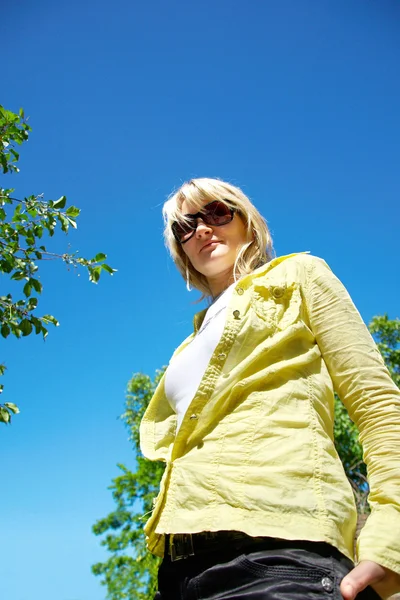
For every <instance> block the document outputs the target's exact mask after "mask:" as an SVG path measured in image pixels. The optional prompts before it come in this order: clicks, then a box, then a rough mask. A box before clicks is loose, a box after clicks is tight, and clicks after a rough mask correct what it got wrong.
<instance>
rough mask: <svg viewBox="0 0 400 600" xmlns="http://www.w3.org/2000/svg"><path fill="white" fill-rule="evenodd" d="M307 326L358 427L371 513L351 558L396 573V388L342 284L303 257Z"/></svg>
mask: <svg viewBox="0 0 400 600" xmlns="http://www.w3.org/2000/svg"><path fill="white" fill-rule="evenodd" d="M304 264H305V268H306V274H307V278H306V281H307V283H306V286H305V300H306V305H307V310H308V317H309V323H310V327H311V329H312V331H313V334H314V336H315V339H316V342H317V344H318V346H319V348H320V350H321V354H322V357H323V359H324V361H325V363H326V365H327V368H328V370H329V373H330V376H331V378H332V381H333V385H334V388H335V391H336V392H337V394H338V396H339V397H340V399H341V400H342V402H343V403H344V405H345V406H346V409H347V410H348V412H349V415H350V417H351V419H352V420H353V421H354V422H355V423H356V425H357V427H358V428H359V431H360V441H361V443H362V446H363V451H364V460H365V463H366V465H367V469H368V480H369V485H370V493H369V504H370V507H371V514H370V516H369V517H368V519H367V522H366V525H365V526H364V528H363V530H362V532H361V534H360V537H359V539H358V543H357V558H358V560H359V561H361V560H372V561H375V562H377V563H379V564H381V565H382V566H384V567H387V568H388V569H391V570H393V571H395V572H397V573H400V392H399V389H398V388H397V386H396V385H395V384H394V382H393V380H392V378H391V377H390V374H389V372H388V370H387V368H386V366H385V364H384V361H383V359H382V356H381V354H380V352H379V350H378V349H377V346H376V344H375V342H374V341H373V339H372V337H371V335H370V333H369V331H368V329H367V327H366V326H365V324H364V322H363V320H362V318H361V316H360V314H359V312H358V311H357V309H356V307H355V306H354V304H353V302H352V300H351V298H350V296H349V294H348V292H347V291H346V289H345V287H344V286H343V284H342V283H341V282H340V281H339V280H338V279H337V277H335V275H334V274H333V273H332V272H331V270H330V269H329V267H328V266H327V264H326V263H325V262H324V261H323V260H321V259H318V258H315V257H305V258H304Z"/></svg>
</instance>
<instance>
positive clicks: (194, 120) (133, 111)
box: [0, 0, 400, 600]
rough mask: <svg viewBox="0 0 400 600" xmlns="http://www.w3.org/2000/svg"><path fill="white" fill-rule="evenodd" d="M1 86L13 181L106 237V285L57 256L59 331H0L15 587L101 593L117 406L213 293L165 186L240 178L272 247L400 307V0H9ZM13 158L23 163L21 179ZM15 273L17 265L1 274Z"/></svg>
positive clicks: (86, 247) (118, 443) (52, 593)
mask: <svg viewBox="0 0 400 600" xmlns="http://www.w3.org/2000/svg"><path fill="white" fill-rule="evenodd" d="M1 13H2V14H1V21H2V22H1V25H0V29H1V36H2V49H3V52H2V66H1V83H0V86H1V103H2V104H4V105H5V106H6V107H7V108H10V109H12V110H17V109H18V108H19V107H20V106H23V107H24V108H25V111H26V113H27V114H28V115H30V123H31V125H32V128H33V133H32V135H31V138H30V140H29V142H28V143H27V144H26V145H25V147H23V149H22V160H21V173H20V175H18V176H12V178H8V179H7V182H6V179H5V178H4V179H3V182H4V183H3V182H2V184H3V185H5V186H6V187H8V186H11V185H13V186H14V187H16V194H17V195H18V196H20V197H21V196H23V195H25V194H26V195H27V194H31V193H42V192H43V193H44V194H45V197H46V198H48V199H50V198H53V199H55V198H58V197H59V196H60V195H62V194H66V195H67V197H68V200H69V202H70V203H72V204H75V205H77V206H79V207H80V208H81V209H82V215H81V217H80V218H79V229H78V230H77V232H73V233H71V235H69V237H68V239H67V240H66V239H63V238H62V237H58V238H57V239H56V240H55V242H54V247H55V248H56V249H58V250H60V251H65V250H67V249H68V243H70V244H71V249H79V250H80V252H81V254H82V255H84V256H85V255H88V256H92V255H94V254H95V253H96V252H99V251H104V252H106V253H107V254H108V256H109V263H110V264H111V265H112V266H113V267H115V268H117V269H118V273H117V274H116V275H115V276H114V277H113V278H108V277H104V279H103V280H102V281H101V282H100V284H99V285H98V286H94V285H92V284H89V282H88V281H87V280H86V276H84V275H83V274H82V275H81V277H79V278H78V277H77V276H76V274H74V273H68V272H67V271H66V269H65V268H64V267H63V265H55V264H53V263H51V264H46V265H45V267H44V269H43V272H42V275H41V278H42V282H43V284H44V293H43V296H42V299H41V304H40V307H41V311H42V313H46V312H50V313H53V314H55V316H56V317H57V318H58V319H59V320H60V322H61V325H60V327H59V328H58V329H57V330H51V331H50V335H49V338H48V340H47V341H46V343H43V342H42V341H41V340H40V339H39V338H32V339H31V338H28V339H24V340H20V341H17V340H7V341H4V340H3V341H2V343H1V351H0V362H2V361H5V362H6V364H7V366H8V372H7V375H6V377H5V378H4V384H5V386H6V387H5V392H4V396H5V397H4V400H10V401H16V402H18V404H19V405H20V408H21V415H19V416H18V417H16V418H15V419H14V423H13V425H12V427H8V428H5V427H3V428H2V431H1V442H0V444H1V456H2V459H3V460H2V465H3V469H2V471H3V475H2V491H1V503H0V505H1V513H2V519H1V523H2V525H1V542H0V571H3V572H2V574H1V579H0V581H1V583H0V590H1V591H0V595H1V598H2V599H4V600H103V599H104V597H105V590H104V588H102V587H101V586H100V584H99V581H98V580H97V579H96V578H95V577H94V576H93V575H91V573H90V566H91V564H93V563H94V562H96V561H97V560H99V559H101V558H102V557H103V556H104V554H103V551H102V550H101V549H100V547H99V540H98V539H97V538H96V537H95V536H93V534H92V533H91V526H92V524H93V523H94V522H95V520H96V519H97V518H99V517H103V516H105V515H106V514H107V513H108V512H109V511H110V510H111V509H112V508H113V502H112V499H111V494H110V492H109V491H108V490H107V486H108V485H109V484H110V482H111V479H112V478H113V477H114V476H116V475H117V474H118V470H117V467H116V463H117V462H123V463H126V464H127V465H128V466H133V462H134V457H133V455H132V452H131V450H130V446H129V443H128V441H127V432H126V431H125V430H124V428H123V426H122V424H121V422H120V421H118V420H117V417H118V415H119V414H121V412H122V410H123V402H124V391H125V387H126V383H127V381H128V380H129V378H130V377H131V375H132V373H134V372H137V371H144V372H146V373H150V374H152V373H153V372H154V371H155V369H156V368H158V367H160V366H161V365H163V364H165V363H166V362H167V361H168V359H169V356H170V354H171V352H172V350H173V349H174V348H175V347H176V346H177V345H178V343H179V342H180V340H181V339H182V338H183V337H184V336H185V335H187V334H188V333H189V331H190V328H191V316H192V314H193V313H194V312H195V310H197V308H198V306H195V305H194V304H193V301H194V300H195V299H196V294H195V293H194V292H192V294H188V293H187V292H186V290H185V285H184V282H183V280H181V279H180V276H178V275H177V274H176V273H175V270H174V266H173V264H172V262H171V261H170V259H169V258H168V256H167V254H166V251H165V250H164V248H163V242H162V235H161V234H162V221H161V216H160V210H161V205H162V203H163V201H164V199H165V198H166V196H167V195H168V194H169V193H170V192H171V191H172V190H173V188H175V187H176V186H178V185H179V184H180V183H181V182H183V181H184V180H186V179H188V178H190V177H194V176H211V177H213V176H218V177H222V178H225V179H227V180H229V181H231V182H233V183H235V184H238V185H240V186H241V187H243V189H244V190H245V192H247V193H248V194H249V195H250V197H251V198H252V199H253V200H254V202H255V204H256V205H257V206H258V208H259V209H260V211H261V212H262V213H263V214H264V216H265V217H266V218H267V220H268V222H269V224H270V226H271V229H272V232H273V234H274V239H275V248H276V252H277V254H286V253H289V252H294V251H301V250H310V251H311V252H312V253H313V254H316V255H319V256H322V257H324V258H325V259H326V260H327V261H328V263H329V264H330V265H331V267H332V268H333V269H334V271H335V272H336V273H337V274H338V275H339V277H341V279H342V280H343V281H344V282H345V284H346V285H347V287H348V289H349V291H350V293H351V295H352V297H353V299H354V301H355V302H356V304H357V306H358V307H359V310H360V312H361V314H362V316H363V318H364V319H365V321H369V320H370V318H371V317H372V316H373V315H375V314H380V313H383V312H388V313H389V315H390V317H392V318H394V317H396V316H398V315H399V313H400V311H399V301H398V299H399V292H400V288H399V268H398V262H399V255H398V237H399V222H400V218H399V217H400V214H399V196H400V195H399V192H400V183H399V160H400V115H399V106H400V76H399V64H400V5H399V3H398V2H397V1H395V0H380V1H379V2H378V1H372V0H350V1H349V0H335V2H322V1H318V0H280V1H279V2H273V1H270V0H254V1H251V2H244V1H242V2H238V1H237V0H229V1H228V0H218V1H215V0H214V1H211V0H203V1H202V2H196V3H194V2H183V1H182V0H170V1H169V2H163V1H161V0H149V1H147V2H143V1H142V2H130V1H128V0H114V1H113V2H112V3H110V2H105V1H104V0H96V1H95V0H86V1H85V2H82V1H80V2H78V1H77V0H70V1H69V2H50V0H41V1H40V2H32V1H29V0H22V1H21V2H18V3H11V2H4V5H3V6H2V10H1ZM10 179H12V181H10ZM1 283H2V289H3V293H4V292H7V291H8V282H7V278H6V277H4V276H3V277H2V279H1Z"/></svg>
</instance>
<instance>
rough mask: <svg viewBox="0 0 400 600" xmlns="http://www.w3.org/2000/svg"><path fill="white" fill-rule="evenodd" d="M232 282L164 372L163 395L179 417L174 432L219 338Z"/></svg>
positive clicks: (231, 291)
mask: <svg viewBox="0 0 400 600" xmlns="http://www.w3.org/2000/svg"><path fill="white" fill-rule="evenodd" d="M234 287H235V283H232V285H230V286H229V287H228V288H227V289H226V290H225V291H224V292H223V294H221V296H219V297H218V298H217V300H215V301H214V302H213V303H212V304H211V306H210V308H209V309H208V310H207V312H206V314H205V317H204V320H203V323H202V324H201V327H200V329H199V331H198V332H197V335H196V336H195V337H194V338H193V340H192V341H191V342H190V344H189V345H188V346H186V348H184V350H182V351H181V352H180V353H179V354H178V355H177V356H174V357H173V358H172V359H171V362H170V363H169V365H168V368H167V371H166V373H165V394H166V396H167V398H168V401H169V403H170V405H171V407H172V408H173V409H174V411H175V412H176V413H177V415H178V425H177V431H178V429H179V427H180V426H181V423H182V420H183V417H184V416H185V413H186V411H187V409H188V408H189V405H190V403H191V401H192V400H193V398H194V396H195V394H196V391H197V388H198V387H199V385H200V381H201V380H202V378H203V375H204V373H205V370H206V369H207V366H208V363H209V362H210V359H211V356H212V354H213V352H214V350H215V348H216V347H217V344H218V342H219V340H220V339H221V336H222V332H223V330H224V326H225V319H226V309H227V306H228V304H229V300H230V298H231V296H232V293H233V289H234Z"/></svg>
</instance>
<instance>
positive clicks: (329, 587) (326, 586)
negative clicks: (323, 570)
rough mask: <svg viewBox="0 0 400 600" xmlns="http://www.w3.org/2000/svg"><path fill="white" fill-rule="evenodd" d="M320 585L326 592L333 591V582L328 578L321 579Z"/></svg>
mask: <svg viewBox="0 0 400 600" xmlns="http://www.w3.org/2000/svg"><path fill="white" fill-rule="evenodd" d="M321 585H322V587H323V588H324V590H325V591H326V592H331V591H332V590H333V581H332V579H331V578H330V577H323V578H322V579H321Z"/></svg>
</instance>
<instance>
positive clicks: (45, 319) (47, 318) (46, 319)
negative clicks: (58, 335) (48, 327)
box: [41, 315, 60, 327]
mask: <svg viewBox="0 0 400 600" xmlns="http://www.w3.org/2000/svg"><path fill="white" fill-rule="evenodd" d="M41 319H42V321H43V322H44V323H52V324H53V325H55V326H56V327H58V326H59V324H60V323H59V322H58V321H57V319H56V318H55V317H53V315H43V317H41Z"/></svg>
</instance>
